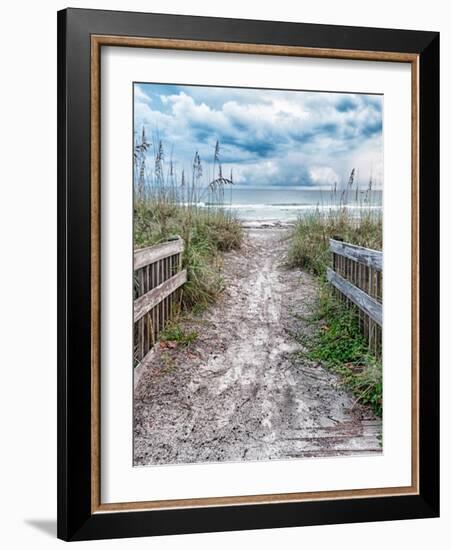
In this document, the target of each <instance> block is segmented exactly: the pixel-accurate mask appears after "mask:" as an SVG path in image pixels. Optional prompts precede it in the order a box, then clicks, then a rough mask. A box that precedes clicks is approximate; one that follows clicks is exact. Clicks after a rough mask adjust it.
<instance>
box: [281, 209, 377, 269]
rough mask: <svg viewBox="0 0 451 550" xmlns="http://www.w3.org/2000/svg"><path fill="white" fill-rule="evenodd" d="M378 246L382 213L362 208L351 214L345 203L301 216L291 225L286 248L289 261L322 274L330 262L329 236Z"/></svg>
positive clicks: (374, 246) (367, 246)
mask: <svg viewBox="0 0 451 550" xmlns="http://www.w3.org/2000/svg"><path fill="white" fill-rule="evenodd" d="M331 238H338V239H340V240H343V241H345V242H349V243H352V244H355V245H357V246H364V247H366V248H373V249H375V250H381V249H382V216H381V215H380V213H379V212H373V211H370V210H368V211H365V210H362V213H361V214H360V216H359V217H354V216H353V215H352V212H351V211H350V210H349V209H348V208H346V206H343V207H339V208H336V209H330V210H319V209H317V210H315V211H313V212H309V213H307V214H305V215H302V216H300V217H299V218H298V220H297V222H296V223H295V225H294V229H293V233H292V239H291V244H290V249H289V258H288V261H289V264H290V266H292V267H300V268H302V269H305V270H307V271H310V272H311V273H314V274H315V275H319V276H321V277H324V275H325V273H326V268H327V266H328V265H330V252H329V239H331Z"/></svg>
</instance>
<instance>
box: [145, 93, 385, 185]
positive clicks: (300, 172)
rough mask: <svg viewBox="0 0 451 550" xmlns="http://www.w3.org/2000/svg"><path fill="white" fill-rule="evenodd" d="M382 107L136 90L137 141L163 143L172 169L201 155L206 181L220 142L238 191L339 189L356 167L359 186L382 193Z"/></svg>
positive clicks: (320, 97)
mask: <svg viewBox="0 0 451 550" xmlns="http://www.w3.org/2000/svg"><path fill="white" fill-rule="evenodd" d="M382 109H383V97H382V96H379V95H363V94H349V93H330V92H306V91H286V90H264V89H250V88H226V87H206V86H179V85H163V84H150V83H139V84H135V85H134V128H135V133H136V135H137V136H139V135H140V133H141V131H142V128H143V127H144V128H145V130H146V134H147V136H148V137H149V139H150V141H152V142H153V144H156V143H157V142H158V141H159V140H162V141H163V143H164V146H165V151H166V158H167V159H168V158H169V155H170V154H171V155H172V158H173V160H174V164H175V166H176V167H177V169H181V168H183V167H184V168H185V169H187V170H189V169H190V166H191V165H192V159H193V156H194V153H195V152H196V151H198V152H199V154H200V157H201V159H202V161H203V163H204V166H205V169H206V170H205V172H206V175H208V171H210V172H211V167H212V162H213V155H214V148H215V144H216V141H217V140H219V142H220V147H221V150H220V152H221V162H222V165H223V171H224V173H225V174H227V173H228V171H230V169H232V168H233V175H234V181H235V182H236V183H237V184H241V185H253V186H265V185H271V186H274V185H288V186H316V187H322V186H330V185H333V184H334V183H335V182H336V183H337V184H338V185H340V184H343V183H344V182H345V181H346V180H347V178H348V177H349V173H350V171H351V169H352V168H356V170H357V174H358V177H359V180H360V181H361V182H362V184H366V183H367V181H368V180H369V178H370V177H372V178H373V185H376V186H377V187H380V186H381V185H382V180H383V153H382V117H383V114H382ZM149 154H150V155H152V149H151V150H150V151H149Z"/></svg>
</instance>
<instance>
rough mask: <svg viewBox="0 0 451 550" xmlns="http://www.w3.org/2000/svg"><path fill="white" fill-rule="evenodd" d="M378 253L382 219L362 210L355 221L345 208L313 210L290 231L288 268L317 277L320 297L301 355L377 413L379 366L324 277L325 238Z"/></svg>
mask: <svg viewBox="0 0 451 550" xmlns="http://www.w3.org/2000/svg"><path fill="white" fill-rule="evenodd" d="M330 238H337V239H340V240H343V241H346V242H349V243H352V244H355V245H358V246H364V247H366V248H372V249H376V250H381V249H382V216H381V214H380V213H379V212H374V211H372V210H370V209H368V210H367V211H365V209H362V211H361V214H360V216H358V217H355V216H353V215H352V212H351V211H350V210H349V209H348V208H347V207H346V206H341V207H339V208H334V209H330V210H320V209H317V210H315V211H314V212H312V213H309V214H307V215H304V216H302V217H299V218H298V220H297V222H296V224H295V226H294V228H293V232H292V238H291V242H290V248H289V258H288V261H289V264H290V266H291V267H298V268H301V269H304V270H306V271H309V272H311V273H313V274H314V275H316V276H317V277H318V278H319V286H320V295H319V299H318V301H317V305H316V309H315V311H313V312H312V321H313V322H315V324H316V330H315V331H314V334H313V336H312V337H311V338H310V340H309V342H308V343H307V349H308V351H307V356H308V357H309V358H310V359H311V360H314V361H320V362H321V364H323V365H324V366H325V367H326V368H329V369H330V370H332V371H334V372H336V373H338V374H340V375H341V377H342V381H343V383H344V384H345V385H346V386H347V387H348V388H350V389H351V390H352V391H353V393H354V395H355V396H356V400H357V401H359V402H361V403H364V404H368V405H370V406H371V407H372V408H373V410H374V411H375V413H376V414H377V415H379V416H381V415H382V362H381V359H380V357H377V356H376V355H375V354H374V353H372V352H371V351H370V350H369V348H368V344H367V342H366V341H365V339H364V337H363V335H362V333H361V331H360V329H359V323H358V317H357V313H356V311H355V310H354V309H353V308H352V307H351V308H349V307H348V306H346V305H345V304H344V303H343V302H342V301H340V300H338V299H337V298H336V297H335V296H334V294H333V292H332V289H331V287H330V285H329V284H328V283H327V281H326V279H325V274H326V268H327V267H328V266H330V262H331V255H330V251H329V239H330Z"/></svg>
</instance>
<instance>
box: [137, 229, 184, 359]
mask: <svg viewBox="0 0 451 550" xmlns="http://www.w3.org/2000/svg"><path fill="white" fill-rule="evenodd" d="M183 250H184V242H183V239H181V238H180V237H176V238H173V239H171V240H169V241H167V242H164V243H161V244H157V245H155V246H149V247H147V248H142V249H139V250H135V252H134V298H135V299H134V304H133V323H134V327H133V332H134V362H135V364H138V363H142V362H144V361H145V360H146V357H147V356H148V354H149V353H150V351H151V350H152V348H153V346H154V345H155V342H156V341H157V340H158V336H159V334H160V333H161V331H162V330H164V328H165V326H166V324H167V322H168V321H170V320H171V318H172V316H173V314H174V308H175V305H174V304H177V303H178V300H177V292H179V289H180V288H181V286H182V285H183V284H184V283H185V282H186V278H187V274H186V269H182V255H183ZM174 295H175V296H176V299H175V300H174Z"/></svg>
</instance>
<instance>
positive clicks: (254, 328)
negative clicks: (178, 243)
mask: <svg viewBox="0 0 451 550" xmlns="http://www.w3.org/2000/svg"><path fill="white" fill-rule="evenodd" d="M286 239H287V232H286V230H284V229H274V228H272V229H250V230H247V239H246V242H245V244H244V245H243V248H242V250H241V251H237V252H232V253H229V254H227V255H226V258H225V261H224V274H223V275H224V280H225V283H226V290H225V291H224V293H223V295H222V296H221V299H220V300H219V301H218V303H217V304H216V305H215V306H214V307H212V308H211V309H210V310H209V311H208V312H206V313H205V314H204V315H203V316H202V319H200V320H198V321H194V322H190V326H189V329H190V330H193V329H195V330H197V331H198V334H199V337H198V338H197V340H196V341H195V342H194V343H193V344H192V345H191V346H190V347H189V348H188V349H186V348H185V349H181V348H177V349H158V350H156V353H155V355H154V357H153V359H152V361H151V362H150V363H149V364H148V365H147V366H146V367H145V368H144V369H143V371H142V372H141V374H140V378H139V382H138V383H137V386H136V389H135V404H134V407H135V410H134V413H135V426H134V436H135V458H134V460H135V465H146V464H168V463H181V462H185V463H188V462H205V461H215V462H217V461H236V460H243V459H246V460H267V459H277V458H278V459H281V458H290V457H309V456H331V455H345V454H362V453H363V454H369V453H380V452H381V447H380V445H379V441H378V436H379V435H380V433H381V423H380V421H379V420H378V419H377V418H376V417H375V416H374V415H373V413H372V412H371V411H370V410H369V409H368V408H366V407H363V406H360V405H356V404H355V400H354V399H353V397H352V396H351V395H350V394H349V393H348V392H347V391H345V390H344V389H343V388H342V387H341V386H340V384H339V380H338V378H337V377H336V376H335V375H333V374H332V373H330V372H329V371H327V370H325V369H324V368H323V367H321V366H320V365H317V364H312V363H309V362H306V360H305V359H302V358H300V357H299V353H298V352H299V351H300V344H299V343H298V342H297V340H296V338H295V334H296V333H297V332H305V331H307V330H310V329H309V326H308V325H307V323H306V322H305V321H303V319H302V318H303V317H305V316H308V315H309V313H310V312H311V308H312V304H313V302H314V300H315V299H316V290H317V289H316V286H315V280H314V279H313V278H312V277H311V276H310V275H308V274H306V273H303V272H301V271H297V270H288V269H286V268H284V267H283V265H282V263H283V256H284V254H285V251H286V247H287V240H286Z"/></svg>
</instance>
